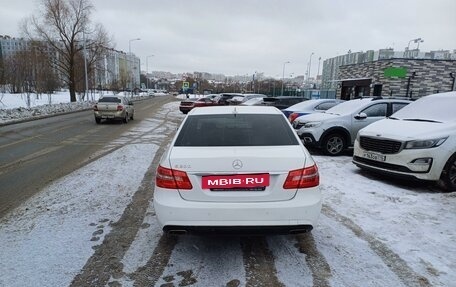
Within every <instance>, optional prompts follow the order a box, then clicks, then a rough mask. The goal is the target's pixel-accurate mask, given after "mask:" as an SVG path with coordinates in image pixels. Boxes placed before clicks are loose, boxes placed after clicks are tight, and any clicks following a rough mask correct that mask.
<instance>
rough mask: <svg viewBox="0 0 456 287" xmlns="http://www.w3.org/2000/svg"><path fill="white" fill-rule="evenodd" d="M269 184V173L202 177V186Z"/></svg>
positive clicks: (206, 187)
mask: <svg viewBox="0 0 456 287" xmlns="http://www.w3.org/2000/svg"><path fill="white" fill-rule="evenodd" d="M259 186H269V173H260V174H234V175H208V176H203V177H202V188H203V189H210V188H239V187H244V188H251V187H259Z"/></svg>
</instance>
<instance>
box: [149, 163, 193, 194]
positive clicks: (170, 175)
mask: <svg viewBox="0 0 456 287" xmlns="http://www.w3.org/2000/svg"><path fill="white" fill-rule="evenodd" d="M155 184H156V185H157V186H158V187H163V188H169V189H192V188H193V186H192V183H191V182H190V179H189V178H188V176H187V173H186V172H185V171H180V170H176V169H170V168H166V167H162V166H161V165H159V166H158V168H157V174H156V176H155Z"/></svg>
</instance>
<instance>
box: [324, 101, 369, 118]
mask: <svg viewBox="0 0 456 287" xmlns="http://www.w3.org/2000/svg"><path fill="white" fill-rule="evenodd" d="M371 101H372V99H355V100H351V101H346V102H343V103H340V104H338V105H337V106H335V107H332V108H330V109H328V110H326V111H325V113H327V114H334V115H346V114H351V113H353V112H354V111H356V110H357V109H358V108H361V107H363V106H364V105H366V104H367V103H369V102H371Z"/></svg>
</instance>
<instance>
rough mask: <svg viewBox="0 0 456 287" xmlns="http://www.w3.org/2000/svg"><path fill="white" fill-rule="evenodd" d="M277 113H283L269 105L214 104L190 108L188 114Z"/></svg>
mask: <svg viewBox="0 0 456 287" xmlns="http://www.w3.org/2000/svg"><path fill="white" fill-rule="evenodd" d="M231 113H238V114H278V115H283V113H282V112H281V111H280V110H279V109H277V108H275V107H270V106H214V107H200V108H197V109H192V110H191V111H190V112H189V115H217V114H231Z"/></svg>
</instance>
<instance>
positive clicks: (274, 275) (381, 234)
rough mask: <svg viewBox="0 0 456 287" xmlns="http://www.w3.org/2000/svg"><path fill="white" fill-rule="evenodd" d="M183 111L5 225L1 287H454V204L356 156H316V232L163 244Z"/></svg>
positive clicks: (41, 196) (122, 144) (166, 115)
mask: <svg viewBox="0 0 456 287" xmlns="http://www.w3.org/2000/svg"><path fill="white" fill-rule="evenodd" d="M177 105H178V103H171V104H167V105H165V106H164V107H163V109H162V112H161V113H160V114H157V115H155V116H154V117H153V118H148V119H145V120H143V121H142V122H141V123H140V124H139V125H138V126H136V127H135V128H134V129H133V130H130V131H129V132H128V134H124V135H122V136H121V137H120V138H119V139H118V140H116V141H114V142H112V143H111V145H110V146H106V147H105V148H104V150H102V151H100V154H102V153H103V152H105V151H108V150H112V151H113V152H111V153H109V154H108V155H106V156H103V157H101V158H100V159H98V160H96V161H94V162H91V163H89V164H87V165H86V166H84V167H83V168H80V169H78V170H76V171H74V172H73V173H71V174H69V175H68V176H66V177H64V178H61V179H60V180H58V181H55V182H54V183H52V184H51V185H50V186H48V187H47V188H45V189H44V190H42V191H41V192H40V193H38V194H37V195H36V196H34V197H32V198H30V199H29V200H28V201H27V202H26V203H24V204H23V205H21V206H19V207H18V208H16V209H15V210H14V211H13V212H11V213H9V214H8V215H7V216H6V217H4V218H3V219H2V220H1V221H0V242H1V248H0V286H21V287H22V286H350V287H352V286H368V287H369V286H455V285H454V282H456V272H454V270H455V269H456V258H455V256H454V254H456V244H454V242H456V212H455V211H456V194H455V193H446V194H445V193H440V192H439V191H438V190H437V189H435V188H434V187H432V186H420V185H417V184H414V185H413V184H406V183H401V182H397V181H389V180H387V179H383V178H376V177H373V176H371V175H368V174H362V173H360V172H359V170H358V169H357V168H356V167H355V166H354V165H353V164H352V163H351V158H350V157H349V156H342V157H336V158H330V157H324V156H319V155H316V156H315V160H316V161H317V163H318V165H319V169H320V172H321V183H322V191H323V193H324V207H323V210H322V214H321V217H320V220H319V224H318V226H316V228H315V229H314V230H313V231H312V233H309V234H304V235H298V236H294V235H288V236H265V237H263V236H259V237H222V238H220V237H195V236H181V237H171V236H164V235H163V234H162V232H161V230H160V229H159V227H158V225H157V222H156V218H155V213H154V210H153V208H152V206H151V204H150V203H151V202H152V197H153V189H152V187H151V183H152V181H153V179H154V172H155V167H156V164H157V162H158V160H159V157H160V155H161V153H162V152H163V150H164V149H165V148H166V146H167V144H168V143H169V139H170V136H171V135H172V134H173V133H174V131H175V130H176V128H177V126H178V124H179V122H180V120H181V119H182V118H183V116H182V115H181V114H180V113H179V112H178V109H177ZM131 138H134V140H133V141H132V140H131ZM138 155H139V156H138ZM120 159H123V160H122V161H120ZM121 162H123V164H122V165H121V164H120V163H121Z"/></svg>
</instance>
